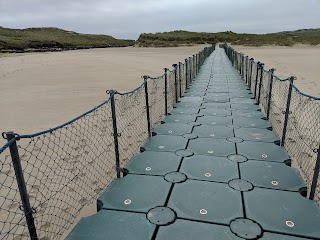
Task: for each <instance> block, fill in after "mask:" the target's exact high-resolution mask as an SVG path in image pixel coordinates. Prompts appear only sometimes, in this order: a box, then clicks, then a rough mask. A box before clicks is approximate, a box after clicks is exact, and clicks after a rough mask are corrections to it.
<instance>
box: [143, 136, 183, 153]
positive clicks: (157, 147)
mask: <svg viewBox="0 0 320 240" xmlns="http://www.w3.org/2000/svg"><path fill="white" fill-rule="evenodd" d="M187 143H188V139H185V138H183V137H182V136H167V135H157V136H154V137H152V138H151V139H150V141H149V142H148V143H147V144H146V145H144V147H143V148H144V149H145V150H149V151H164V152H175V151H177V150H180V149H185V148H186V146H187Z"/></svg>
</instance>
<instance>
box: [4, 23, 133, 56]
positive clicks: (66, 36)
mask: <svg viewBox="0 0 320 240" xmlns="http://www.w3.org/2000/svg"><path fill="white" fill-rule="evenodd" d="M134 44H135V41H134V40H123V39H116V38H113V37H111V36H108V35H95V34H81V33H76V32H71V31H66V30H63V29H59V28H27V29H10V28H2V27H0V51H1V52H6V51H7V52H10V51H18V52H19V51H22V52H23V51H34V50H38V51H41V50H42V51H59V50H69V49H84V48H105V47H126V46H131V45H134Z"/></svg>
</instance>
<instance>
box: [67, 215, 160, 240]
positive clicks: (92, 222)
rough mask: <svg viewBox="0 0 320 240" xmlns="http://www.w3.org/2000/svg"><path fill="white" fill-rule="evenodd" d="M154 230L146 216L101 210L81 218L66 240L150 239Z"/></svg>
mask: <svg viewBox="0 0 320 240" xmlns="http://www.w3.org/2000/svg"><path fill="white" fill-rule="evenodd" d="M133 223H134V224H133ZM155 229H156V225H154V224H152V223H150V222H149V221H148V219H147V218H146V214H142V213H129V212H120V211H110V210H101V211H99V212H98V213H96V214H94V215H91V216H89V217H85V218H82V219H81V220H80V221H79V222H78V224H77V225H76V226H75V227H74V228H73V230H72V231H71V232H70V233H69V235H68V236H67V237H66V240H88V239H94V240H106V239H117V240H128V239H130V240H142V239H151V238H152V235H153V233H154V231H155Z"/></svg>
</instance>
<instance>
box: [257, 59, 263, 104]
mask: <svg viewBox="0 0 320 240" xmlns="http://www.w3.org/2000/svg"><path fill="white" fill-rule="evenodd" d="M263 65H264V63H260V82H259V93H258V105H259V104H260V97H261V87H262V81H263Z"/></svg>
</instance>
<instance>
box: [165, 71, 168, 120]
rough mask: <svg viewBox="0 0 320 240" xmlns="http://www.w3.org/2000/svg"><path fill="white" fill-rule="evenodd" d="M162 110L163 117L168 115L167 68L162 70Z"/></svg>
mask: <svg viewBox="0 0 320 240" xmlns="http://www.w3.org/2000/svg"><path fill="white" fill-rule="evenodd" d="M164 108H165V115H166V116H167V115H168V68H165V69H164Z"/></svg>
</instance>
